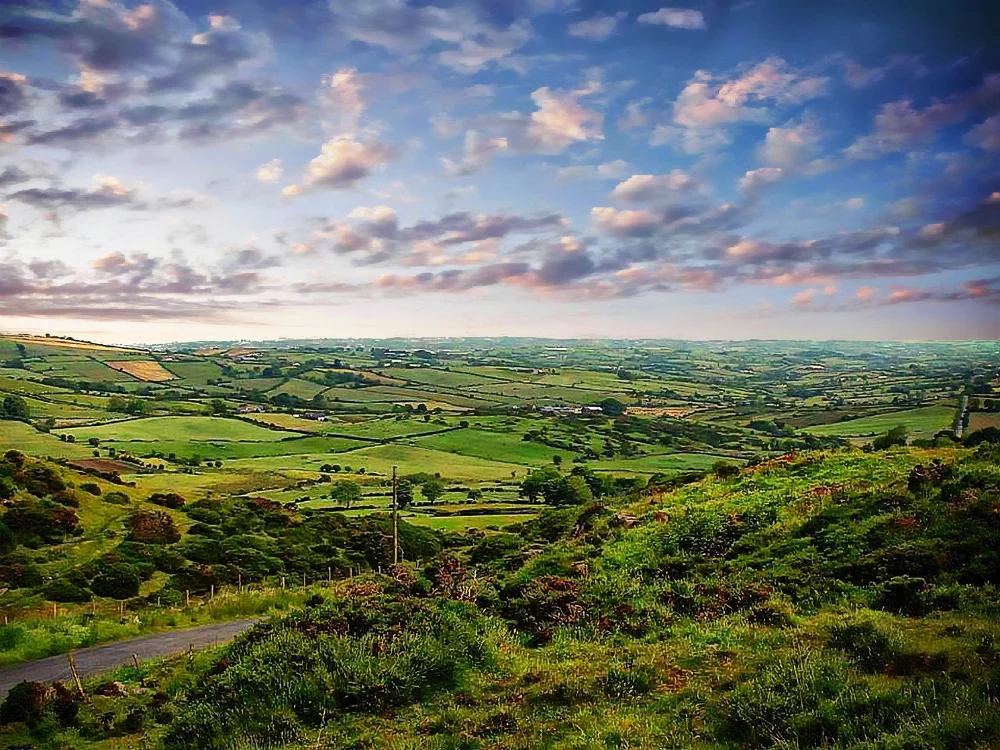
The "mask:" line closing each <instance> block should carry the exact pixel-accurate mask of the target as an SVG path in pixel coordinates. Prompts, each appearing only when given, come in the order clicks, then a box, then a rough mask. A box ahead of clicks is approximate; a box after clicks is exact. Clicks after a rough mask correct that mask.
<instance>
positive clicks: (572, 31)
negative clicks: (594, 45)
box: [566, 13, 627, 42]
mask: <svg viewBox="0 0 1000 750" xmlns="http://www.w3.org/2000/svg"><path fill="white" fill-rule="evenodd" d="M626 15H627V14H626V13H616V14H615V15H613V16H606V15H603V14H598V15H596V16H594V17H593V18H587V19H585V20H583V21H577V22H576V23H571V24H570V25H569V27H568V28H567V30H566V33H567V34H569V35H570V36H575V37H579V38H580V39H591V40H593V41H595V42H601V41H604V40H605V39H607V38H608V37H609V36H611V35H612V34H613V33H614V31H615V29H616V28H617V27H618V22H619V21H620V20H622V19H623V18H625V16H626Z"/></svg>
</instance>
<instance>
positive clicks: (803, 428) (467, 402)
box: [0, 337, 995, 530]
mask: <svg viewBox="0 0 1000 750" xmlns="http://www.w3.org/2000/svg"><path fill="white" fill-rule="evenodd" d="M19 345H20V346H19ZM482 347H483V344H482V342H479V341H477V340H468V341H462V340H457V341H455V342H450V343H445V344H442V343H440V342H438V343H436V344H435V346H433V347H431V348H429V349H428V350H427V351H424V352H422V353H421V354H420V356H419V357H417V356H416V355H413V356H411V355H409V354H408V353H407V352H406V351H405V350H392V351H391V353H390V352H389V351H388V350H386V351H385V352H383V350H382V348H381V347H380V346H378V345H377V343H372V344H370V345H356V344H352V345H351V346H340V347H337V348H334V349H333V350H329V351H328V350H326V349H324V348H323V346H322V345H314V344H312V343H310V344H308V345H303V346H301V347H298V348H297V347H296V345H294V344H289V345H288V346H283V347H273V346H257V345H254V346H250V347H244V346H242V345H241V346H231V345H220V346H207V347H200V346H199V347H191V348H182V349H179V350H177V351H170V352H157V351H154V352H143V351H139V350H129V349H118V348H115V347H108V346H102V345H88V344H87V343H86V342H75V341H70V340H62V339H46V340H40V339H35V338H29V339H12V338H4V337H0V363H2V364H8V365H14V366H8V367H2V368H0V400H2V399H3V398H6V397H16V398H18V399H20V400H21V402H22V403H23V408H24V409H25V410H26V411H27V412H28V413H29V417H28V419H27V421H26V422H10V421H7V422H2V423H0V424H2V429H0V448H4V449H5V448H8V447H18V448H21V449H24V450H27V451H29V452H34V453H38V454H39V455H49V456H53V457H57V458H67V459H75V460H77V461H80V460H85V461H89V462H92V463H85V464H79V465H80V466H84V467H88V468H90V469H95V470H96V469H101V467H103V469H104V470H107V469H110V468H111V467H114V470H116V471H120V472H125V473H127V472H126V468H127V467H128V466H129V464H127V463H122V462H121V460H120V459H121V458H122V457H125V458H135V459H139V460H141V461H142V463H143V464H144V465H146V466H147V467H153V468H152V469H149V468H147V471H153V470H155V473H147V474H129V475H128V476H129V481H134V482H136V483H137V485H138V488H139V489H141V490H142V491H143V492H147V491H148V492H152V491H153V488H154V487H155V488H157V491H169V490H170V489H171V488H172V487H183V488H184V490H185V491H186V492H190V493H193V494H194V495H195V496H197V497H207V496H209V495H211V494H212V493H217V492H233V493H237V494H241V493H253V492H266V493H267V494H266V495H263V496H265V497H270V498H273V499H275V500H278V501H279V502H282V503H291V502H295V501H298V500H302V499H303V498H305V499H306V502H307V503H308V504H309V505H308V507H311V508H314V509H320V508H323V509H329V508H332V507H337V505H338V503H337V501H334V500H331V499H330V498H329V491H330V490H329V487H330V486H331V485H330V482H334V483H335V482H336V481H339V479H341V478H344V477H352V478H354V479H355V480H357V481H359V482H361V484H362V486H363V488H364V492H366V493H369V494H371V493H372V492H375V493H376V494H377V493H378V492H381V490H379V489H378V488H379V483H382V482H384V481H385V479H386V477H388V476H389V475H390V474H391V472H392V468H393V467H394V466H395V467H396V468H397V471H398V472H399V474H400V475H401V476H404V477H405V476H414V477H419V478H421V480H420V481H425V480H426V477H428V476H434V475H439V476H440V477H441V478H442V480H443V483H444V484H445V485H446V486H445V493H444V497H442V498H441V500H440V502H445V501H447V502H462V503H466V502H467V498H466V496H467V495H468V493H470V492H472V493H473V496H474V497H476V498H480V499H478V500H475V501H474V502H473V507H481V508H482V509H483V510H486V511H487V512H488V513H489V516H488V517H487V518H480V517H476V516H464V515H460V516H456V517H447V518H444V517H439V518H429V519H428V518H426V517H424V516H423V514H417V516H416V520H415V523H418V524H422V525H425V526H426V525H430V526H433V527H435V528H442V529H460V528H480V529H487V530H488V529H491V528H499V527H500V526H501V525H503V524H504V523H508V522H513V520H511V521H507V520H506V519H505V518H500V519H499V520H496V518H495V517H501V516H503V515H504V513H503V512H501V511H502V509H500V508H498V507H496V503H495V501H496V500H497V499H498V498H501V497H506V498H508V499H513V498H515V497H516V495H517V492H518V488H517V484H518V483H519V482H520V481H521V480H523V479H524V477H526V476H527V475H528V474H529V473H530V472H532V471H535V470H540V469H546V470H551V469H555V470H556V471H558V472H559V473H560V474H561V475H562V476H568V475H569V474H570V472H573V471H578V472H580V471H582V472H596V473H597V474H599V475H601V476H602V481H604V480H610V479H611V478H612V477H618V478H632V479H634V480H637V481H647V480H648V479H649V478H651V477H653V476H654V475H667V476H673V475H677V474H680V473H690V472H709V471H712V469H713V466H714V465H715V464H716V463H717V462H718V461H724V462H727V463H731V464H739V463H742V462H743V461H745V460H748V459H750V458H751V457H767V456H769V455H778V454H780V453H785V452H788V451H795V450H800V449H803V448H806V447H814V446H817V445H828V446H834V445H840V444H844V443H847V442H849V443H855V444H863V443H866V442H870V441H871V440H872V439H874V438H875V437H876V436H878V435H879V434H881V433H883V432H885V431H887V430H889V429H891V428H892V427H895V426H896V425H897V424H905V425H906V426H907V428H908V430H909V435H910V439H911V440H920V441H927V440H931V439H933V438H934V436H935V435H936V434H938V433H939V432H941V431H945V432H947V431H949V430H950V429H951V426H952V422H953V420H954V418H955V416H956V413H955V412H956V406H955V405H956V404H957V397H958V393H959V390H960V388H963V387H965V385H964V383H965V380H961V379H960V380H956V379H955V377H954V375H953V374H954V373H956V372H961V373H965V374H964V375H962V378H968V377H969V375H968V373H970V372H972V373H981V377H982V378H983V382H986V380H987V379H990V378H992V375H991V373H992V372H994V371H995V368H994V361H993V359H992V356H993V355H992V354H991V353H990V352H991V351H992V350H990V349H989V348H988V346H987V347H986V348H982V349H977V348H975V347H971V348H969V349H961V350H954V349H944V348H942V349H941V351H940V354H939V355H938V356H939V358H940V362H941V364H940V365H932V366H931V365H927V364H926V362H927V361H928V360H927V357H926V351H927V350H926V348H925V347H922V348H919V349H914V350H913V351H912V352H911V351H910V350H908V349H907V348H906V347H903V348H899V347H897V346H896V345H892V346H888V345H887V346H886V347H884V348H879V345H874V351H877V352H879V354H878V356H879V357H880V359H879V360H878V361H879V362H880V363H881V365H880V366H881V367H882V368H883V370H882V371H881V374H880V375H879V376H878V377H875V376H873V374H872V372H871V368H872V367H873V365H872V362H873V360H872V356H871V351H872V349H871V347H867V348H866V347H854V346H853V345H840V344H838V345H837V347H836V348H835V349H831V350H829V351H824V350H822V349H821V348H819V349H818V348H816V347H815V346H813V345H799V344H794V343H788V344H759V343H758V344H751V343H741V344H740V345H738V346H735V345H732V344H729V345H726V346H724V347H723V346H715V345H703V346H698V347H693V348H689V349H688V348H684V347H677V346H674V345H672V344H660V345H652V346H651V345H650V344H649V343H648V342H644V343H643V344H642V345H641V346H630V345H623V346H617V345H616V346H596V345H595V346H579V345H573V346H566V347H560V346H551V345H549V344H547V343H542V344H539V343H532V342H515V343H504V344H496V343H494V344H490V345H489V346H487V347H485V348H482ZM852 347H853V348H852ZM428 352H430V353H428ZM401 362H402V364H401ZM915 362H920V363H923V364H921V365H920V366H921V367H924V369H923V370H921V371H919V374H918V372H917V371H915V370H913V368H911V366H910V365H911V364H913V363H915ZM817 363H819V364H817ZM862 363H863V364H862ZM977 377H979V376H977ZM43 380H46V381H47V382H42V381H43ZM949 383H950V384H951V385H949ZM904 391H905V392H906V393H907V394H910V393H912V394H915V395H914V396H912V400H911V396H909V395H905V396H901V395H900V394H901V393H903V392H904ZM984 395H985V394H984ZM986 397H988V396H986ZM893 401H895V402H896V404H895V405H894V404H893ZM594 404H601V405H604V406H606V408H607V409H608V411H607V413H603V414H601V413H599V414H597V415H591V416H587V417H585V418H581V417H580V416H579V414H578V410H579V408H580V407H581V406H582V405H594ZM542 406H556V407H563V410H562V411H561V412H559V413H558V414H556V415H554V416H553V415H551V414H543V413H541V412H540V411H539V409H540V407H542ZM604 406H602V408H604ZM257 410H260V411H257ZM626 410H627V411H626ZM307 416H309V417H311V418H306V417H307ZM319 416H322V417H323V418H322V419H319V418H317V417H319ZM994 423H995V419H994V415H986V414H980V413H974V414H972V415H971V421H970V425H969V430H970V431H974V430H975V429H981V428H982V427H983V426H984V425H986V426H989V425H992V424H994ZM95 452H96V453H97V454H98V455H96V456H95V455H94V454H95ZM324 475H325V476H324ZM321 479H322V480H323V481H320V480H321ZM327 480H329V481H327ZM500 482H506V483H508V484H509V483H513V486H511V487H504V488H502V489H500V490H499V491H498V483H500ZM373 488H374V489H373ZM478 493H484V494H478ZM415 497H417V498H418V499H420V498H422V497H423V495H422V492H421V490H420V488H419V487H417V488H416V490H415ZM383 501H384V497H373V498H372V499H370V500H366V501H365V503H367V504H368V505H375V506H376V507H382V505H383ZM491 504H492V506H493V507H490V506H491ZM352 514H354V511H352ZM361 515H363V513H362V514H361ZM490 519H494V520H490Z"/></svg>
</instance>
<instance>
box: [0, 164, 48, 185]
mask: <svg viewBox="0 0 1000 750" xmlns="http://www.w3.org/2000/svg"><path fill="white" fill-rule="evenodd" d="M50 175H51V172H50V171H49V168H48V167H47V166H46V165H45V164H44V163H42V162H38V161H25V162H21V163H20V164H11V165H9V166H7V167H4V168H3V169H2V170H0V188H5V187H8V186H10V185H19V184H20V183H22V182H28V181H29V180H35V179H38V178H42V177H49V176H50Z"/></svg>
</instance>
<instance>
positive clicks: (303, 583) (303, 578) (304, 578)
mask: <svg viewBox="0 0 1000 750" xmlns="http://www.w3.org/2000/svg"><path fill="white" fill-rule="evenodd" d="M305 587H306V574H305V573H303V574H302V588H305Z"/></svg>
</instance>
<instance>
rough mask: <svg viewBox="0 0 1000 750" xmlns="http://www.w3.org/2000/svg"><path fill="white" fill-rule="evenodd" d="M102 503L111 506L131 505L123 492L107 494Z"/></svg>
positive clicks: (130, 500)
mask: <svg viewBox="0 0 1000 750" xmlns="http://www.w3.org/2000/svg"><path fill="white" fill-rule="evenodd" d="M104 502H106V503H111V504H112V505H131V503H132V499H131V498H130V497H129V496H128V495H126V494H125V493H124V492H109V493H108V494H106V495H105V496H104Z"/></svg>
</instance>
